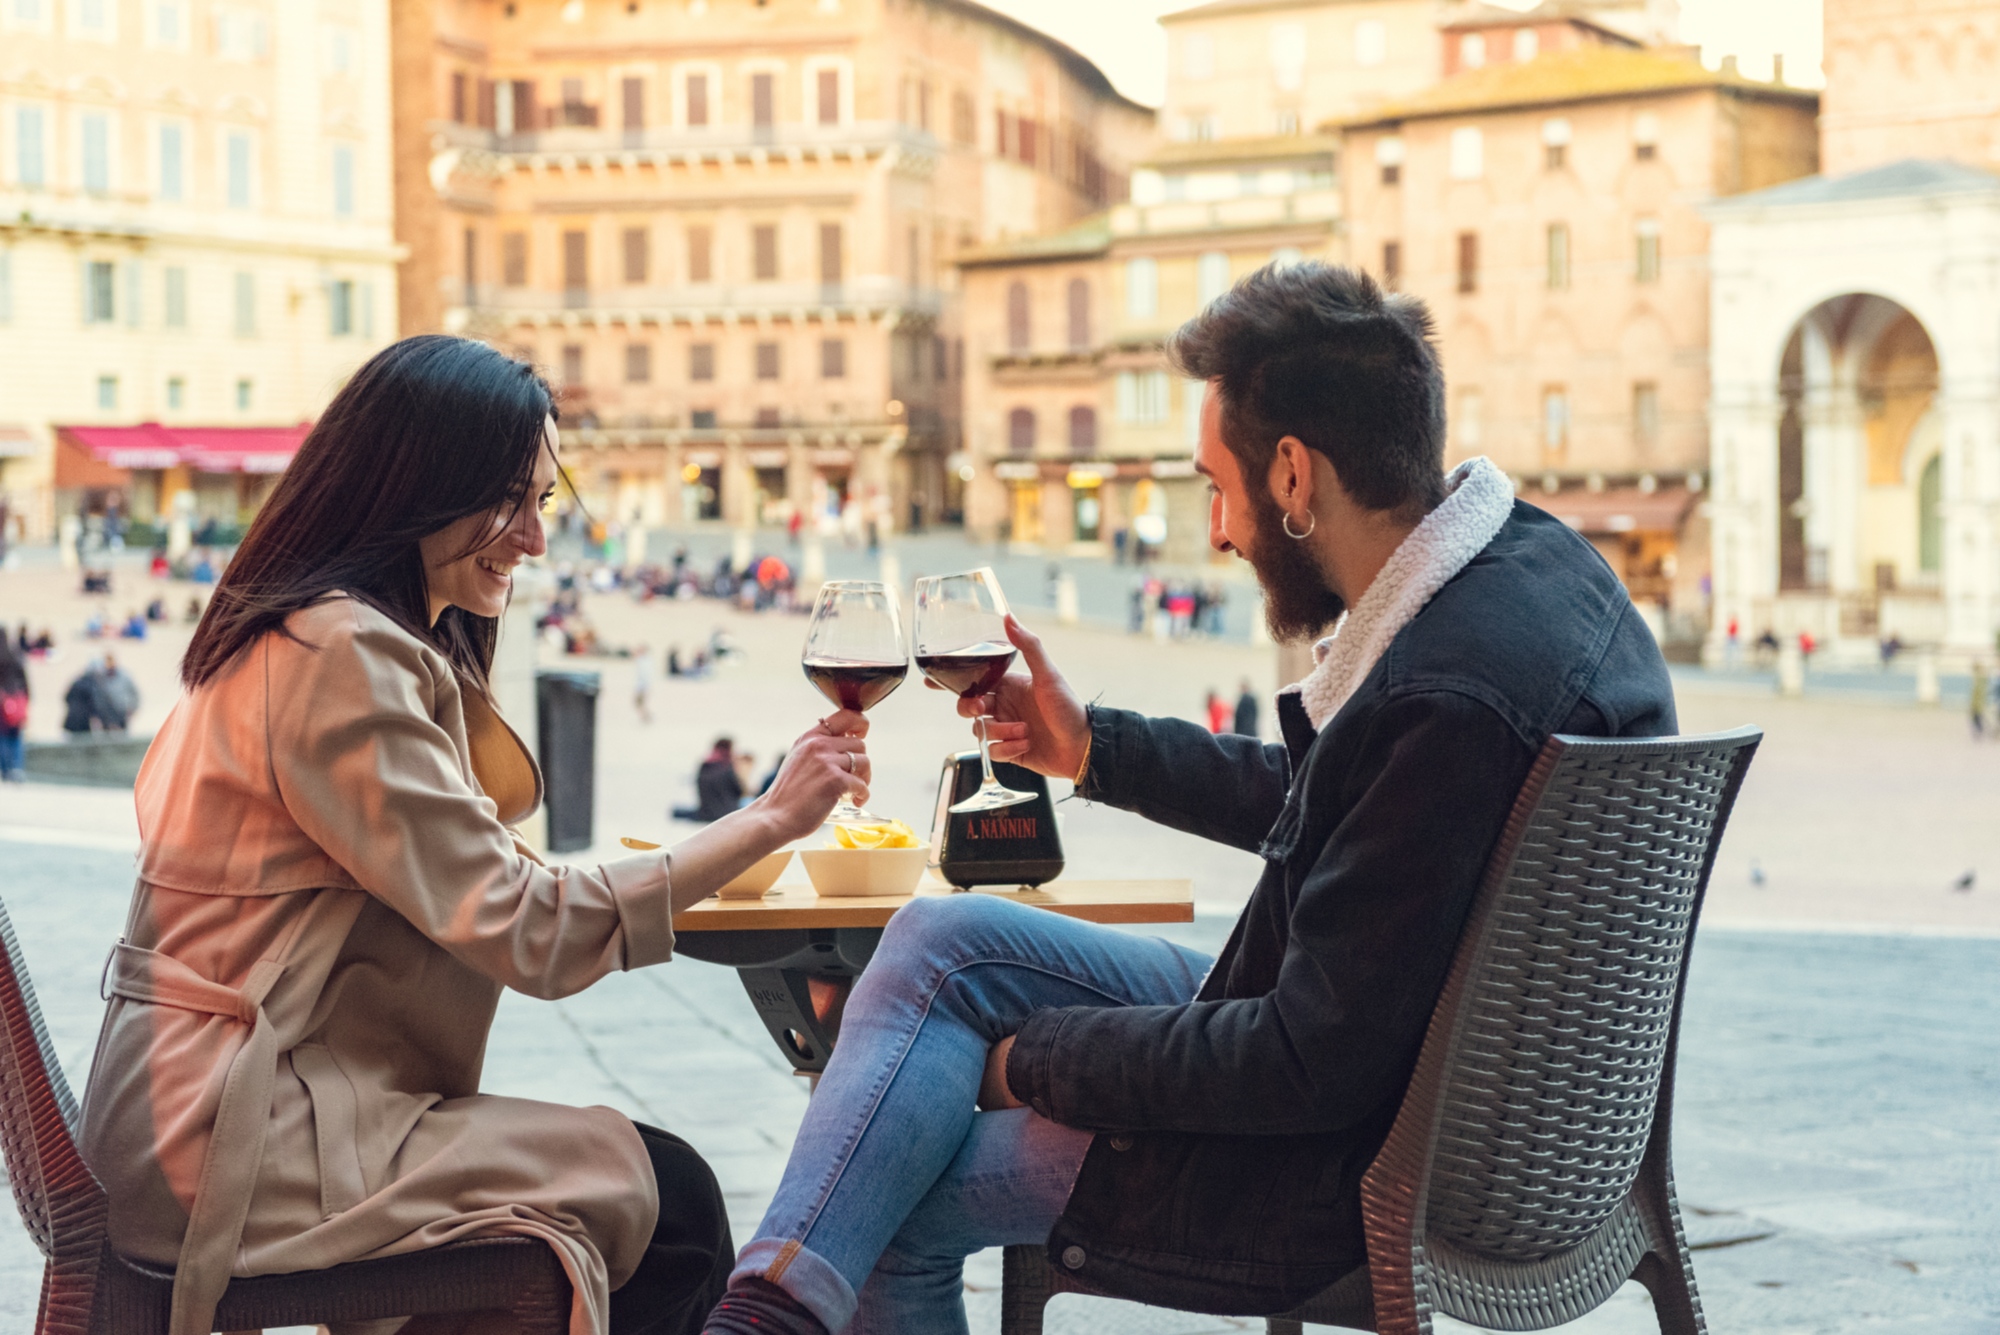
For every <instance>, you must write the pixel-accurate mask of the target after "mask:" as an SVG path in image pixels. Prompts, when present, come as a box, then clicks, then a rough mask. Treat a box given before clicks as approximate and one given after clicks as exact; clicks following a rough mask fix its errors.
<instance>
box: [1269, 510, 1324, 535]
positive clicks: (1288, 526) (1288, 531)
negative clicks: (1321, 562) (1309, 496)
mask: <svg viewBox="0 0 2000 1335" xmlns="http://www.w3.org/2000/svg"><path fill="white" fill-rule="evenodd" d="M1306 513H1307V514H1308V515H1311V516H1312V527H1311V528H1309V529H1307V530H1306V531H1305V532H1303V533H1294V532H1292V516H1291V514H1290V513H1289V512H1287V513H1286V515H1285V517H1284V518H1282V519H1280V520H1279V521H1278V527H1279V528H1281V529H1283V530H1285V536H1286V537H1288V538H1290V539H1291V540H1292V541H1293V542H1304V541H1305V540H1306V539H1307V538H1310V537H1311V536H1312V535H1313V534H1314V533H1315V532H1317V531H1318V530H1319V516H1318V515H1316V514H1313V512H1312V511H1310V510H1308V511H1306Z"/></svg>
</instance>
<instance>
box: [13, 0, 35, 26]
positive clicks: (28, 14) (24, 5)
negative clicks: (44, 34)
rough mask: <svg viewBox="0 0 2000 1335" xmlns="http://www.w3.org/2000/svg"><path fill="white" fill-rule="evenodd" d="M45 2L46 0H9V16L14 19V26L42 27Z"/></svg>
mask: <svg viewBox="0 0 2000 1335" xmlns="http://www.w3.org/2000/svg"><path fill="white" fill-rule="evenodd" d="M43 3H44V0H8V5H7V11H8V17H9V18H11V19H12V20H13V21H14V22H13V26H14V27H16V28H40V27H42V26H43V18H42V15H43V13H44V10H43Z"/></svg>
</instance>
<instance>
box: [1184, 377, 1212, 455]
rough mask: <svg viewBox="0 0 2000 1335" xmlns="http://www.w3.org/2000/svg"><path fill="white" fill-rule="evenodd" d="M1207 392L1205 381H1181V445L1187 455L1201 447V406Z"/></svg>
mask: <svg viewBox="0 0 2000 1335" xmlns="http://www.w3.org/2000/svg"><path fill="white" fill-rule="evenodd" d="M1207 392H1208V382H1207V381H1205V380H1183V381H1181V445H1182V446H1183V447H1185V448H1186V449H1187V450H1188V452H1189V453H1193V452H1194V451H1195V450H1196V449H1199V448H1200V446H1201V404H1202V399H1203V397H1204V396H1205V395H1206V394H1207Z"/></svg>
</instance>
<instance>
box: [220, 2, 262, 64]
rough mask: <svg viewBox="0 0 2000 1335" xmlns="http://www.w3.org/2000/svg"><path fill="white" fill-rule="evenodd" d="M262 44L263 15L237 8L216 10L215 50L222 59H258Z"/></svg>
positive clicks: (260, 56)
mask: <svg viewBox="0 0 2000 1335" xmlns="http://www.w3.org/2000/svg"><path fill="white" fill-rule="evenodd" d="M264 46H265V29H264V18H263V15H261V14H254V13H246V12H244V11H243V10H239V9H222V10H218V11H217V12H216V15H215V52H216V54H217V55H219V56H221V57H222V58H223V59H224V60H260V59H262V58H263V55H264Z"/></svg>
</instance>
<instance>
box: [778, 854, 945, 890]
mask: <svg viewBox="0 0 2000 1335" xmlns="http://www.w3.org/2000/svg"><path fill="white" fill-rule="evenodd" d="M930 855H931V848H930V845H929V844H918V845H917V846H916V847H915V848H802V849H800V850H799V861H801V862H803V863H805V864H806V877H807V878H808V879H809V880H811V881H812V885H813V889H814V890H815V891H817V892H818V893H819V894H821V895H823V896H826V897H829V898H838V897H844V896H859V895H907V894H909V893H910V892H911V891H913V890H915V889H916V888H917V882H918V881H919V880H921V879H922V878H923V874H924V865H925V864H926V863H928V862H929V861H930Z"/></svg>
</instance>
